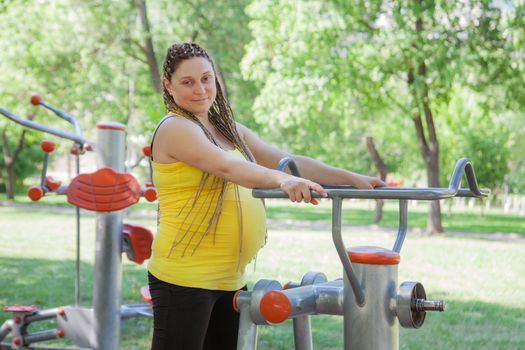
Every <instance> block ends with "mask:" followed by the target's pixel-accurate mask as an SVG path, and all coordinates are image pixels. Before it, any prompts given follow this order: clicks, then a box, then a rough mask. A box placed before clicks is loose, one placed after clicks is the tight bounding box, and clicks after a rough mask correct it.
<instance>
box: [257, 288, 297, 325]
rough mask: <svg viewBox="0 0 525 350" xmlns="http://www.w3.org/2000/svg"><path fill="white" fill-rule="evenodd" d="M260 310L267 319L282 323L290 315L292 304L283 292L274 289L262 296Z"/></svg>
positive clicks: (271, 321)
mask: <svg viewBox="0 0 525 350" xmlns="http://www.w3.org/2000/svg"><path fill="white" fill-rule="evenodd" d="M259 310H260V311H261V314H262V315H263V317H264V319H265V320H266V321H268V322H270V323H281V322H284V321H286V320H287V319H288V317H289V316H290V313H291V312H292V305H291V304H290V300H289V299H288V297H287V296H286V295H285V294H284V293H283V292H280V291H278V290H273V291H271V292H268V293H266V294H265V295H264V296H263V297H262V299H261V303H260V305H259Z"/></svg>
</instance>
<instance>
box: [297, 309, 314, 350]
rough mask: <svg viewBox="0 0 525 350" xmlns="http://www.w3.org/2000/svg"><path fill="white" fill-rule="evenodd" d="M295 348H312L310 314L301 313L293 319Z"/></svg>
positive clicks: (305, 349) (309, 349)
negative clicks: (301, 314)
mask: <svg viewBox="0 0 525 350" xmlns="http://www.w3.org/2000/svg"><path fill="white" fill-rule="evenodd" d="M293 337H294V342H295V350H312V349H313V348H314V346H313V343H312V327H311V324H310V316H308V315H303V316H299V317H296V318H294V319H293Z"/></svg>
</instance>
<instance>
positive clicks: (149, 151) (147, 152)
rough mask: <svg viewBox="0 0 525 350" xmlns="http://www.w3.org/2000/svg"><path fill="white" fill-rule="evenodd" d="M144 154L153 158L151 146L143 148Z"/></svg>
mask: <svg viewBox="0 0 525 350" xmlns="http://www.w3.org/2000/svg"><path fill="white" fill-rule="evenodd" d="M142 154H144V155H145V156H146V157H149V156H151V146H144V147H142Z"/></svg>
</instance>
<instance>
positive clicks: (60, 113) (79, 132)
mask: <svg viewBox="0 0 525 350" xmlns="http://www.w3.org/2000/svg"><path fill="white" fill-rule="evenodd" d="M37 102H38V104H40V105H42V106H43V107H45V108H47V109H49V110H50V111H53V112H54V113H55V114H56V115H58V116H59V117H60V118H62V119H64V120H66V121H67V122H69V123H70V124H71V125H73V127H74V128H75V135H77V136H80V137H82V129H81V128H80V124H79V122H78V120H77V119H76V118H75V117H73V116H72V115H71V114H69V113H66V112H64V111H62V110H60V109H58V108H55V107H53V106H50V105H48V104H47V103H46V102H44V101H42V100H40V99H39V100H37Z"/></svg>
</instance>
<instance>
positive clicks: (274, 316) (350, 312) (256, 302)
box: [233, 158, 489, 350]
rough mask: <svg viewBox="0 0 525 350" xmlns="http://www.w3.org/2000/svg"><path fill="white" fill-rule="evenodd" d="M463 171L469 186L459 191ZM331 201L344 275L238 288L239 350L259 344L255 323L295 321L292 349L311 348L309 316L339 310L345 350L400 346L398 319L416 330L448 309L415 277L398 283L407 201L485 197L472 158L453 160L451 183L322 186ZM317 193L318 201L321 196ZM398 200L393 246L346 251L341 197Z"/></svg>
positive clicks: (257, 193) (259, 193)
mask: <svg viewBox="0 0 525 350" xmlns="http://www.w3.org/2000/svg"><path fill="white" fill-rule="evenodd" d="M287 166H288V167H289V168H290V170H291V172H292V174H294V175H296V176H300V174H299V172H298V169H297V166H296V165H295V164H294V163H293V160H292V159H291V158H285V159H283V160H282V161H281V162H280V164H279V167H278V169H280V170H284V169H285V168H286V167H287ZM463 173H464V174H465V175H466V178H467V182H468V186H469V188H468V189H465V188H460V183H461V178H462V175H463ZM323 187H324V188H325V189H326V191H327V192H328V198H329V199H331V200H332V239H333V242H334V245H335V248H336V250H337V253H338V255H339V258H340V260H341V263H342V264H343V279H337V280H334V281H330V282H328V281H327V278H326V276H325V275H324V274H323V273H320V272H309V273H307V274H305V275H304V277H303V279H302V281H301V282H300V283H293V282H291V283H288V284H287V285H285V286H284V287H282V286H281V284H280V283H279V282H277V281H273V280H265V279H263V280H259V281H258V282H257V283H256V284H255V286H254V288H253V291H239V292H237V294H236V295H235V297H234V301H233V304H234V308H235V309H236V310H237V311H239V312H240V326H239V337H238V345H237V349H238V350H252V349H256V348H257V327H258V325H272V324H278V323H281V322H283V321H285V320H287V319H293V330H294V340H295V348H296V349H301V350H311V349H312V348H313V345H312V335H311V330H310V319H309V317H310V316H309V315H316V314H326V315H342V316H343V319H344V348H345V350H395V349H399V324H401V326H403V327H405V328H419V327H421V325H422V324H423V322H424V321H425V315H426V312H427V311H444V310H445V303H444V302H443V301H432V300H427V299H426V293H425V289H424V288H423V285H421V284H420V283H418V282H403V283H401V285H400V286H399V287H398V271H397V268H398V264H399V260H400V252H401V247H402V246H403V241H404V240H405V236H406V233H407V227H408V221H407V213H408V200H411V199H412V200H440V199H445V198H451V197H454V196H458V197H478V198H480V197H486V196H487V195H488V193H489V192H488V191H487V190H480V189H479V188H478V185H477V181H476V177H475V175H474V168H473V167H472V164H471V163H470V161H469V160H468V159H467V158H463V159H460V160H459V161H458V162H457V163H456V167H455V168H454V172H453V173H452V178H451V180H450V184H449V187H448V188H392V187H380V188H376V189H374V190H357V189H353V188H352V187H349V186H323ZM312 194H313V196H314V197H316V198H320V196H319V195H318V194H317V193H312ZM253 196H254V197H257V198H288V197H287V195H286V193H284V192H283V191H281V190H279V189H255V190H253ZM347 198H362V199H395V200H398V201H399V229H398V232H397V237H396V239H395V242H394V245H393V247H392V249H391V250H390V249H385V248H380V247H369V246H365V247H352V248H350V249H346V247H345V245H344V243H343V239H342V235H341V208H342V201H343V199H347Z"/></svg>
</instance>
